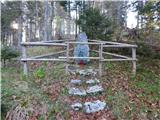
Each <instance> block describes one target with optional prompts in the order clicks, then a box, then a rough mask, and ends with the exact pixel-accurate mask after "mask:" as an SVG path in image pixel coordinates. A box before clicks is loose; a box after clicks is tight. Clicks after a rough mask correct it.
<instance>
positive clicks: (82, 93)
mask: <svg viewBox="0 0 160 120" xmlns="http://www.w3.org/2000/svg"><path fill="white" fill-rule="evenodd" d="M69 94H70V95H80V96H85V95H86V94H87V93H86V91H85V90H82V89H79V88H70V89H69Z"/></svg>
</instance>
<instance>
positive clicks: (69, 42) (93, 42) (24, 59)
mask: <svg viewBox="0 0 160 120" xmlns="http://www.w3.org/2000/svg"><path fill="white" fill-rule="evenodd" d="M88 41H89V42H76V41H75V40H71V39H69V40H68V39H67V40H50V41H42V42H22V43H21V45H22V58H21V61H22V62H23V71H24V74H26V75H27V72H28V67H27V62H28V61H56V62H65V63H66V72H67V71H68V64H67V63H69V60H70V59H73V60H74V59H81V58H82V59H83V58H87V59H91V60H98V61H99V75H100V76H101V75H102V66H103V62H108V61H132V71H133V74H136V60H137V59H136V48H137V45H131V44H126V43H118V42H110V41H100V40H88ZM72 44H88V45H96V46H98V47H99V50H90V51H93V52H97V53H98V54H99V56H98V57H74V56H70V54H69V52H70V51H73V50H74V48H70V45H72ZM27 46H60V47H61V46H63V47H65V48H66V49H65V50H63V51H57V52H52V53H49V54H45V55H39V56H33V57H27V49H26V47H27ZM104 48H131V49H132V54H131V57H128V56H125V55H119V54H116V53H110V52H106V51H103V49H104ZM62 53H63V54H65V56H59V54H62ZM53 55H58V56H59V57H58V58H46V57H49V56H53ZM104 55H110V56H112V57H117V58H110V59H109V58H104Z"/></svg>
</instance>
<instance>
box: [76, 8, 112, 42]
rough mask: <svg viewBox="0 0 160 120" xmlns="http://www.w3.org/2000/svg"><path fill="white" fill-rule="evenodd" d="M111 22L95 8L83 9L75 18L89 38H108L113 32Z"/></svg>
mask: <svg viewBox="0 0 160 120" xmlns="http://www.w3.org/2000/svg"><path fill="white" fill-rule="evenodd" d="M111 23H112V22H111V20H109V19H108V18H107V17H106V16H105V15H104V14H101V13H100V10H99V9H96V8H88V9H86V10H84V12H83V14H81V15H80V17H79V20H77V24H78V25H79V26H80V27H81V30H82V31H84V32H86V34H87V36H88V38H89V39H102V40H110V39H111V36H112V33H113V30H112V29H111Z"/></svg>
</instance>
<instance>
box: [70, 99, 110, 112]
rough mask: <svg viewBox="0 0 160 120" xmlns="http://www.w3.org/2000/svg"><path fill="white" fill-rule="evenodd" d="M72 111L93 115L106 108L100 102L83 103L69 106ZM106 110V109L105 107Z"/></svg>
mask: <svg viewBox="0 0 160 120" xmlns="http://www.w3.org/2000/svg"><path fill="white" fill-rule="evenodd" d="M71 108H72V109H73V110H76V111H79V110H82V109H83V110H84V112H86V113H94V112H97V111H100V110H103V109H105V108H106V103H105V102H103V101H100V100H96V101H93V102H85V103H84V104H82V103H80V102H77V103H74V104H72V105H71ZM107 108H108V107H107Z"/></svg>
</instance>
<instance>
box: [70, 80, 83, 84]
mask: <svg viewBox="0 0 160 120" xmlns="http://www.w3.org/2000/svg"><path fill="white" fill-rule="evenodd" d="M71 83H72V84H81V83H82V80H78V79H75V80H71Z"/></svg>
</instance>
